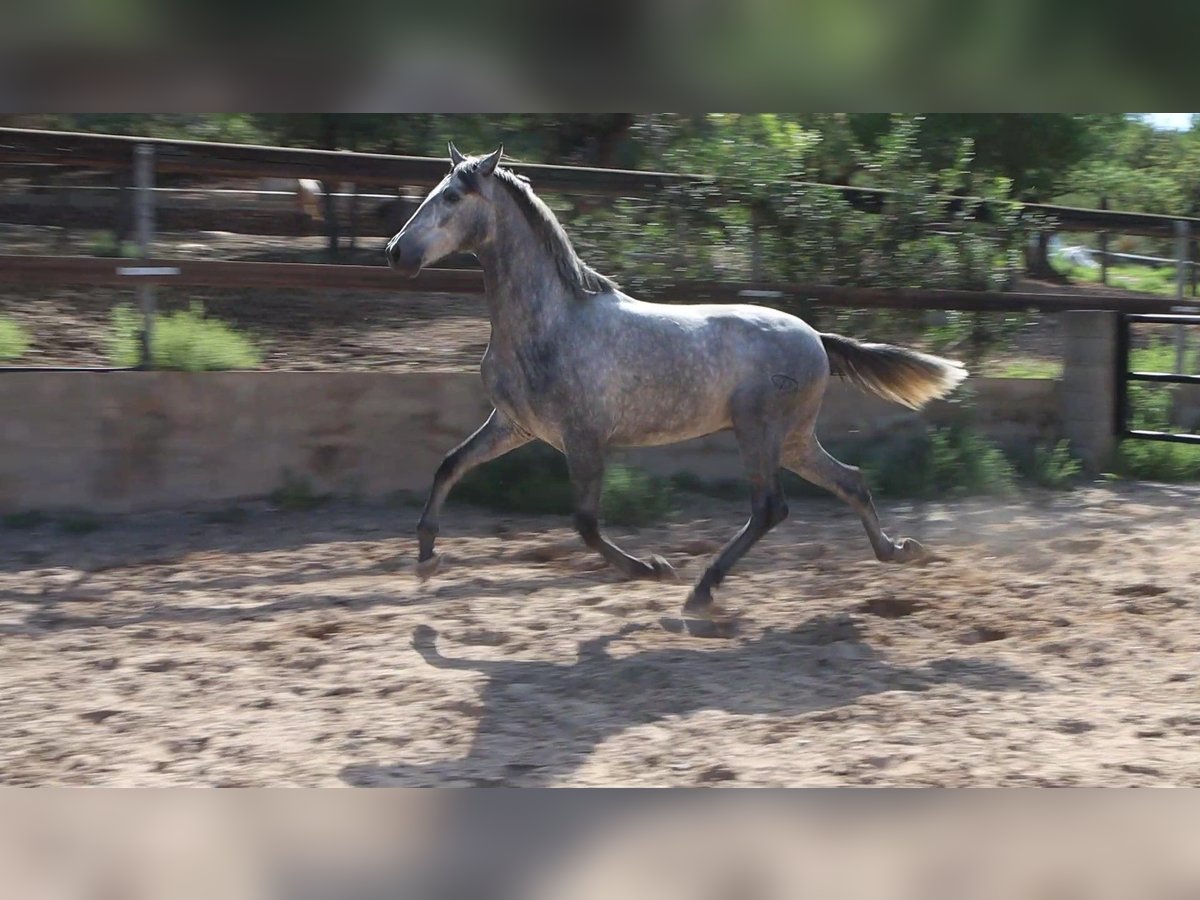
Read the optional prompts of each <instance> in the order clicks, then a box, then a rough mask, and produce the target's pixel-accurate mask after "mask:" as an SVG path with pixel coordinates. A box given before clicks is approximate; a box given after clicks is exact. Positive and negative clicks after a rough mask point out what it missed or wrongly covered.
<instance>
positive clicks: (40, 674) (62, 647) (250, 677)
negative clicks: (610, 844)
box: [0, 485, 1200, 786]
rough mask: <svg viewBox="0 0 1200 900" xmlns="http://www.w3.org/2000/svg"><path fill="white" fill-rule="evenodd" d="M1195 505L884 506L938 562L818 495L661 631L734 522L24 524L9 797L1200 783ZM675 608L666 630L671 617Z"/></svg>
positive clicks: (5, 581) (5, 721) (4, 769)
mask: <svg viewBox="0 0 1200 900" xmlns="http://www.w3.org/2000/svg"><path fill="white" fill-rule="evenodd" d="M1198 504H1200V488H1196V487H1191V488H1183V487H1163V486H1153V485H1142V486H1122V487H1103V486H1096V487H1092V488H1086V489H1083V490H1080V491H1077V492H1075V493H1072V494H1066V495H1042V494H1037V495H1027V496H1025V497H1023V498H1021V499H1017V500H1011V501H1007V500H971V501H956V502H948V503H931V504H922V505H918V506H911V505H897V504H891V505H884V507H883V509H882V514H883V516H884V520H885V522H886V523H887V524H888V525H889V526H891V527H892V530H893V532H894V533H896V534H904V535H911V536H914V537H917V538H919V539H921V540H924V541H925V542H926V543H927V544H928V545H929V546H930V547H931V548H933V549H936V550H937V551H938V552H939V553H940V554H941V556H942V558H941V559H940V560H938V561H935V562H932V563H930V564H928V565H925V566H922V567H907V568H901V567H891V566H884V565H882V564H880V563H877V562H875V561H874V560H873V558H872V557H871V555H870V553H869V550H868V547H867V542H866V539H865V537H864V536H863V534H862V531H861V529H860V526H859V524H858V521H857V519H856V518H855V517H854V516H853V514H852V513H850V512H849V510H846V509H843V508H842V507H841V506H840V505H839V504H837V503H835V502H833V501H824V500H811V499H802V498H797V499H796V500H794V501H793V502H792V510H793V516H792V518H791V519H790V520H789V521H788V522H787V523H785V524H784V525H783V526H782V527H781V528H779V529H777V530H776V531H775V532H774V533H773V534H771V535H770V536H768V538H767V539H766V540H765V541H764V542H763V543H762V544H760V545H759V547H758V548H757V549H756V550H755V551H754V552H752V554H751V555H750V556H749V557H748V558H747V560H746V561H745V562H744V563H743V565H742V566H741V567H740V568H739V569H737V570H735V573H734V575H733V576H731V578H730V579H729V581H728V582H727V583H726V587H725V589H724V591H723V594H722V596H723V597H724V598H725V599H727V600H729V601H731V602H734V603H742V604H745V605H746V606H747V607H748V615H747V617H746V618H745V619H744V620H743V622H742V624H741V626H740V627H739V629H738V630H737V632H736V633H735V634H734V635H733V636H732V637H728V638H714V637H711V636H709V637H703V636H696V635H692V634H689V633H687V632H686V631H681V630H680V629H679V628H677V627H675V624H674V623H672V622H671V621H670V617H672V616H674V615H675V613H676V611H677V609H678V606H679V604H680V602H681V601H682V600H683V598H684V596H685V594H686V591H687V584H686V582H688V581H691V580H692V579H694V578H695V577H696V576H697V575H698V574H699V572H700V570H701V569H702V568H703V566H704V565H705V563H706V561H707V559H708V557H709V555H710V554H711V553H712V552H713V551H714V550H715V549H716V548H717V546H718V542H720V541H724V540H725V539H726V538H728V537H729V536H730V535H731V534H732V532H733V531H734V529H735V528H736V527H737V526H738V525H739V524H740V522H741V521H742V520H743V518H744V515H745V511H744V508H743V507H742V506H741V505H740V504H737V503H732V502H722V501H716V500H711V499H708V498H701V497H695V498H688V499H687V502H686V503H685V506H684V508H682V509H681V510H680V512H679V513H678V514H677V515H675V516H674V517H673V519H672V520H671V521H669V522H667V523H665V524H663V525H661V526H658V527H654V528H646V529H642V530H640V531H631V530H622V529H616V530H614V531H613V534H614V536H615V537H617V538H618V540H619V541H620V542H622V543H623V544H625V545H627V546H628V547H629V548H630V549H631V550H633V551H634V552H638V553H640V554H643V555H644V554H646V553H649V552H660V553H663V554H664V555H665V556H667V557H668V559H670V560H671V561H672V562H673V563H674V564H675V565H676V566H677V567H678V569H679V570H680V573H681V575H682V576H683V577H684V579H685V583H683V584H665V585H664V584H657V583H648V582H624V581H621V580H619V578H618V577H617V576H616V575H615V574H614V573H612V572H610V571H608V570H606V569H603V568H600V567H599V566H598V564H597V563H596V561H595V560H594V559H593V557H592V556H591V555H590V554H589V553H588V552H587V551H585V550H584V549H583V548H582V547H581V546H580V545H579V544H578V542H577V541H576V540H575V539H574V538H573V537H572V536H571V534H570V532H569V531H568V529H567V527H566V522H565V521H563V520H559V519H553V518H544V517H543V518H515V517H510V516H501V515H498V514H492V513H486V512H481V511H477V510H472V509H470V508H465V507H451V508H449V509H448V510H447V514H446V516H445V518H444V522H443V539H442V544H441V546H442V549H443V550H445V551H446V553H447V560H446V565H445V566H444V568H443V571H442V573H441V574H440V575H439V576H438V577H437V578H436V579H434V580H433V581H431V582H430V583H429V584H428V585H427V586H424V587H422V586H421V585H420V584H419V583H418V582H417V581H416V579H415V577H414V574H413V571H412V564H411V560H412V556H413V553H414V550H415V546H414V545H415V542H414V540H413V539H412V536H411V528H412V525H413V522H414V520H415V517H416V512H415V510H414V509H412V508H398V509H385V508H381V507H367V506H350V505H345V506H343V505H334V506H329V507H325V508H322V509H318V510H314V511H311V512H280V511H272V510H269V509H266V508H248V513H249V514H248V516H247V517H246V518H245V519H244V521H240V522H234V523H229V522H225V523H221V522H215V521H212V520H211V519H212V518H213V517H206V516H203V515H201V514H199V513H189V514H182V513H181V514H170V515H156V516H141V517H130V518H126V519H122V520H114V521H108V522H105V523H103V527H102V528H100V529H99V530H98V531H95V532H92V533H90V534H86V535H72V534H66V533H63V532H62V531H61V530H60V528H59V527H58V526H56V525H54V524H44V525H39V526H37V527H31V528H24V529H9V530H7V531H4V532H3V533H2V537H3V541H2V543H0V660H2V662H0V696H2V697H3V698H4V700H3V703H2V704H0V781H3V782H4V783H6V784H15V785H63V784H90V785H101V784H103V785H637V786H641V785H697V784H725V785H789V786H798V785H865V784H878V785H1152V784H1153V785H1200V740H1198V738H1200V665H1198V663H1200V619H1198V614H1200V563H1198V562H1197V560H1200V529H1197V528H1196V527H1195V521H1196V516H1197V509H1198ZM664 619H665V620H666V622H665V626H666V627H664V622H663V621H662V620H664Z"/></svg>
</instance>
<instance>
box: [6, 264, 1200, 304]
mask: <svg viewBox="0 0 1200 900" xmlns="http://www.w3.org/2000/svg"><path fill="white" fill-rule="evenodd" d="M134 281H137V282H138V283H146V284H169V285H176V286H181V287H182V286H187V287H191V286H207V287H221V288H298V289H312V290H365V291H383V292H388V293H394V294H397V295H401V294H408V293H430V294H467V295H469V294H481V293H483V273H482V272H481V271H479V270H478V269H425V270H424V271H422V272H421V274H420V275H418V276H417V277H416V278H415V279H411V280H410V279H407V278H404V277H402V276H400V275H397V274H396V273H395V272H393V271H392V270H391V269H389V268H388V267H387V266H383V265H379V266H352V265H327V264H313V263H272V262H232V261H229V260H211V259H204V260H193V259H141V260H115V259H110V258H106V257H90V256H3V255H0V283H7V284H20V285H33V284H37V285H61V284H91V285H109V286H121V287H132V286H133V282H134ZM634 293H637V294H639V295H640V296H643V297H645V298H646V299H654V300H660V301H663V302H701V301H703V302H713V303H761V302H780V301H783V302H805V301H808V302H812V303H816V304H828V305H831V306H846V307H850V308H860V309H909V310H922V309H939V310H965V311H977V312H1029V311H1038V312H1048V313H1058V312H1069V311H1072V310H1105V311H1110V312H1125V313H1159V312H1169V311H1170V310H1172V309H1175V308H1177V307H1178V301H1176V300H1174V299H1172V298H1170V297H1154V296H1125V295H1120V294H1050V293H1045V294H1043V293H1024V292H1016V291H950V290H892V289H887V288H865V287H853V286H846V285H822V284H798V283H778V282H773V283H759V282H717V281H679V282H673V283H669V284H667V283H664V284H648V285H646V287H645V288H644V289H641V290H636V291H634ZM399 299H400V298H399V297H398V300H399ZM1196 309H1197V310H1198V311H1200V304H1197V306H1196Z"/></svg>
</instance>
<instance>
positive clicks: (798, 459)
mask: <svg viewBox="0 0 1200 900" xmlns="http://www.w3.org/2000/svg"><path fill="white" fill-rule="evenodd" d="M783 464H784V466H785V467H786V468H788V469H790V470H791V471H793V472H795V473H796V474H797V475H799V476H800V477H801V478H804V479H805V480H806V481H810V482H812V483H813V484H815V485H817V486H818V487H822V488H824V489H825V490H827V491H829V492H831V493H832V494H834V495H835V496H837V497H839V498H841V499H842V500H843V501H844V502H846V503H847V504H849V505H850V507H851V508H853V509H854V511H855V512H857V513H858V515H859V518H860V519H862V523H863V528H865V529H866V532H867V537H868V538H869V539H870V541H871V547H872V549H874V551H875V557H876V558H877V559H879V560H880V561H881V562H894V563H904V562H912V561H914V560H919V559H923V558H924V557H926V556H927V555H928V553H927V551H926V550H925V548H924V547H923V546H921V544H920V543H918V542H917V541H915V540H913V539H912V538H903V539H902V540H899V541H893V540H892V539H891V538H890V537H888V536H887V534H886V533H885V532H884V530H883V528H882V526H881V525H880V524H879V515H878V513H876V511H875V504H874V502H873V501H872V500H871V491H870V489H869V488H868V487H867V481H866V479H865V478H864V477H863V474H862V472H861V471H859V470H858V469H857V468H855V467H854V466H848V465H846V464H845V463H841V462H839V461H838V460H836V459H834V458H833V457H832V456H830V455H829V454H828V453H827V452H825V448H824V447H822V446H821V444H820V442H819V441H818V440H817V438H816V436H815V435H811V434H810V435H809V437H808V439H807V440H806V441H804V442H801V443H795V444H790V445H789V446H788V447H787V448H786V450H785V453H784V459H783Z"/></svg>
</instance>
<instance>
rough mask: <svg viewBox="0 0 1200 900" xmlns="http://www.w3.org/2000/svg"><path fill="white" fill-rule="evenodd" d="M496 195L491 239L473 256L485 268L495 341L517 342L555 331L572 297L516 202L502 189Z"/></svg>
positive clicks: (485, 284)
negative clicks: (554, 328) (495, 211)
mask: <svg viewBox="0 0 1200 900" xmlns="http://www.w3.org/2000/svg"><path fill="white" fill-rule="evenodd" d="M497 194H498V195H499V196H498V199H497V204H496V206H497V216H496V219H497V221H496V234H495V237H494V238H493V239H492V240H491V241H490V242H489V243H488V244H487V245H486V246H485V247H483V248H481V249H480V250H478V251H476V256H478V257H479V262H480V265H481V266H482V267H483V282H484V291H485V293H486V296H487V304H488V315H489V317H490V318H491V322H492V339H493V342H498V343H500V344H504V343H517V342H520V341H521V340H523V339H529V338H533V337H536V336H538V335H539V334H541V333H544V332H545V331H547V330H548V329H549V328H551V327H553V325H554V324H555V323H557V322H558V320H559V319H560V318H561V316H562V315H563V313H564V312H565V311H566V306H567V304H568V302H570V300H571V299H572V296H571V294H570V291H569V290H568V288H567V286H566V285H565V284H563V282H562V279H561V277H560V276H559V275H558V269H557V267H556V265H555V261H554V258H553V256H552V254H551V253H550V251H549V250H547V249H546V247H545V246H544V245H543V244H542V242H541V240H540V239H539V238H538V236H537V234H536V233H535V232H534V230H533V226H531V225H530V224H529V222H528V221H527V220H526V218H525V214H524V213H523V212H522V211H521V210H520V209H519V208H517V205H516V201H515V200H513V199H512V198H511V197H509V196H507V193H506V192H505V191H504V190H503V189H498V190H497Z"/></svg>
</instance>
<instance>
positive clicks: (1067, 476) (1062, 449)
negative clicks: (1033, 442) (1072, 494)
mask: <svg viewBox="0 0 1200 900" xmlns="http://www.w3.org/2000/svg"><path fill="white" fill-rule="evenodd" d="M1014 464H1015V465H1016V469H1017V474H1019V475H1020V476H1021V478H1022V479H1023V480H1025V481H1028V482H1030V483H1031V484H1035V485H1037V486H1038V487H1043V488H1050V489H1051V490H1056V491H1061V490H1067V489H1068V488H1070V487H1071V486H1072V485H1073V484H1074V482H1075V479H1076V478H1078V477H1079V473H1080V472H1081V471H1082V470H1083V466H1082V464H1081V463H1080V462H1079V460H1078V459H1076V458H1075V457H1074V456H1072V455H1071V449H1070V446H1069V445H1068V444H1067V442H1066V441H1059V442H1058V443H1057V444H1055V445H1054V446H1053V447H1045V446H1041V445H1038V446H1035V447H1033V448H1032V449H1030V450H1029V451H1027V452H1023V453H1019V454H1017V456H1016V458H1015V459H1014Z"/></svg>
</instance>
